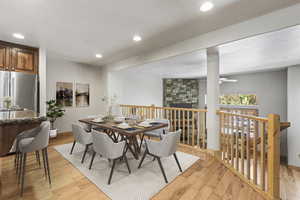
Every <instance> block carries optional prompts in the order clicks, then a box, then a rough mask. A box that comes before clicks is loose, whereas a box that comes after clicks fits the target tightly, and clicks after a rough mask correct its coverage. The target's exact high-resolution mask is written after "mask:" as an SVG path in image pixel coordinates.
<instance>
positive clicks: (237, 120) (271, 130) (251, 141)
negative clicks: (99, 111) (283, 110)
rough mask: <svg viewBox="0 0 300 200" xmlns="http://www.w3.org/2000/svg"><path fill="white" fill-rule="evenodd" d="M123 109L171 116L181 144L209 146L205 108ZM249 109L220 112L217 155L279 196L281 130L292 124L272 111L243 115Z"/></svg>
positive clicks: (250, 181)
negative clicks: (258, 114) (283, 120)
mask: <svg viewBox="0 0 300 200" xmlns="http://www.w3.org/2000/svg"><path fill="white" fill-rule="evenodd" d="M121 108H122V114H123V115H124V116H125V117H130V116H135V117H138V118H139V119H141V120H144V119H155V118H165V119H169V120H170V123H171V124H170V129H171V130H172V131H174V130H178V129H182V137H181V138H180V143H182V144H187V145H191V146H193V147H198V148H201V149H207V130H206V110H205V109H191V108H172V107H156V106H154V105H152V106H138V105H121ZM246 111H247V112H246ZM246 111H244V110H243V111H242V112H240V111H239V112H238V113H237V112H236V109H235V110H232V112H230V110H228V109H226V111H224V110H221V111H218V112H217V114H218V115H219V117H220V118H219V119H220V123H219V124H220V140H221V141H220V144H221V147H220V151H218V152H215V153H214V155H215V156H216V157H217V158H218V159H219V160H220V161H221V162H222V163H223V164H224V165H225V166H227V167H228V168H229V169H230V170H231V171H232V172H233V173H235V174H236V175H237V176H239V177H240V178H241V179H242V180H243V181H245V182H247V183H248V184H249V185H250V186H251V187H253V188H254V189H255V190H256V191H257V192H260V193H261V194H262V195H264V196H265V197H266V198H267V199H280V197H279V195H280V187H279V167H280V159H279V158H280V131H281V130H283V129H286V128H288V127H289V126H290V123H289V122H281V123H280V119H279V116H278V115H275V114H269V115H268V117H267V118H266V117H258V116H254V115H245V114H241V113H247V114H248V113H249V112H250V111H251V112H252V110H250V111H249V112H248V110H246ZM255 113H256V112H255ZM257 113H258V112H257ZM208 152H209V150H208Z"/></svg>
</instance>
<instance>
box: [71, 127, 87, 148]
mask: <svg viewBox="0 0 300 200" xmlns="http://www.w3.org/2000/svg"><path fill="white" fill-rule="evenodd" d="M72 133H73V135H74V138H75V141H76V142H79V143H80V144H83V145H86V144H88V143H89V142H88V140H87V139H86V138H85V137H88V135H87V134H88V133H87V132H86V131H85V130H84V127H83V126H82V125H81V124H78V123H74V124H72Z"/></svg>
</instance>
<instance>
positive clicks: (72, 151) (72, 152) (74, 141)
mask: <svg viewBox="0 0 300 200" xmlns="http://www.w3.org/2000/svg"><path fill="white" fill-rule="evenodd" d="M75 144H76V141H74V142H73V145H72V149H71V152H70V155H72V153H73V150H74V147H75Z"/></svg>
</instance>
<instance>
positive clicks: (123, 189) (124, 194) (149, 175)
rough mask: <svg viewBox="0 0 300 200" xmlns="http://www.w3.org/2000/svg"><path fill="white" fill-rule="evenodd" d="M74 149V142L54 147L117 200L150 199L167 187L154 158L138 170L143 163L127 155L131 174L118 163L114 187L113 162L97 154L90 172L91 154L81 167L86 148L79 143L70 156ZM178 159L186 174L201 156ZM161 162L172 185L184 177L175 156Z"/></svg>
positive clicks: (183, 154) (121, 163)
mask: <svg viewBox="0 0 300 200" xmlns="http://www.w3.org/2000/svg"><path fill="white" fill-rule="evenodd" d="M71 147H72V144H71V143H70V144H64V145H60V146H56V147H54V148H55V149H56V150H57V151H58V152H59V153H60V154H61V155H62V156H63V157H64V158H65V159H67V160H68V161H69V162H71V163H72V164H73V166H75V167H76V168H77V169H78V170H79V171H80V172H81V173H82V174H83V175H84V176H86V177H87V178H88V179H89V180H90V181H91V182H93V183H94V184H95V185H96V186H97V187H98V188H99V189H100V190H101V191H103V192H104V193H105V194H106V195H107V196H109V197H110V198H111V199H113V200H119V199H120V200H121V199H122V200H124V199H126V200H148V199H150V198H151V197H152V196H154V195H155V194H156V193H158V192H159V191H160V190H161V189H163V187H165V186H166V185H167V184H166V183H165V181H164V179H163V175H162V173H161V171H160V168H159V165H158V162H157V161H153V158H152V157H151V156H147V157H146V158H145V160H144V162H143V165H142V167H141V168H140V169H138V168H137V167H138V164H139V161H138V160H136V159H134V158H133V156H132V154H131V153H130V152H128V153H127V157H128V162H129V165H130V168H131V174H129V173H128V171H127V168H126V165H125V163H124V162H117V163H116V166H115V170H114V174H113V177H112V181H111V184H110V185H107V181H108V177H109V173H110V169H111V163H110V162H109V161H108V160H107V159H104V158H101V157H100V156H99V155H97V156H96V157H95V160H94V163H93V167H92V169H91V170H89V169H88V168H89V163H90V160H91V153H90V152H89V153H88V154H87V155H86V158H85V162H84V164H81V158H82V155H83V151H84V147H83V146H81V145H80V144H76V146H75V148H74V151H73V154H72V155H70V150H71ZM140 157H141V156H140ZM177 157H178V160H179V162H180V164H181V167H182V170H183V171H185V170H186V169H188V168H189V167H190V166H191V165H192V164H193V163H195V162H196V161H197V160H198V159H199V157H197V156H193V155H190V154H186V153H183V152H177ZM140 159H141V158H140ZM161 161H162V164H163V166H164V169H165V172H166V176H167V178H168V181H169V183H170V182H171V181H172V180H174V179H175V178H176V177H177V176H178V175H180V174H181V173H180V171H179V169H178V166H177V164H176V161H175V159H174V157H173V156H171V157H169V158H162V159H161Z"/></svg>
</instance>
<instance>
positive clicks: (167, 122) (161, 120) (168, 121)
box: [151, 119, 170, 131]
mask: <svg viewBox="0 0 300 200" xmlns="http://www.w3.org/2000/svg"><path fill="white" fill-rule="evenodd" d="M151 121H152V122H158V123H164V124H168V126H167V127H165V128H162V130H166V131H169V130H170V120H168V119H153V120H151Z"/></svg>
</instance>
